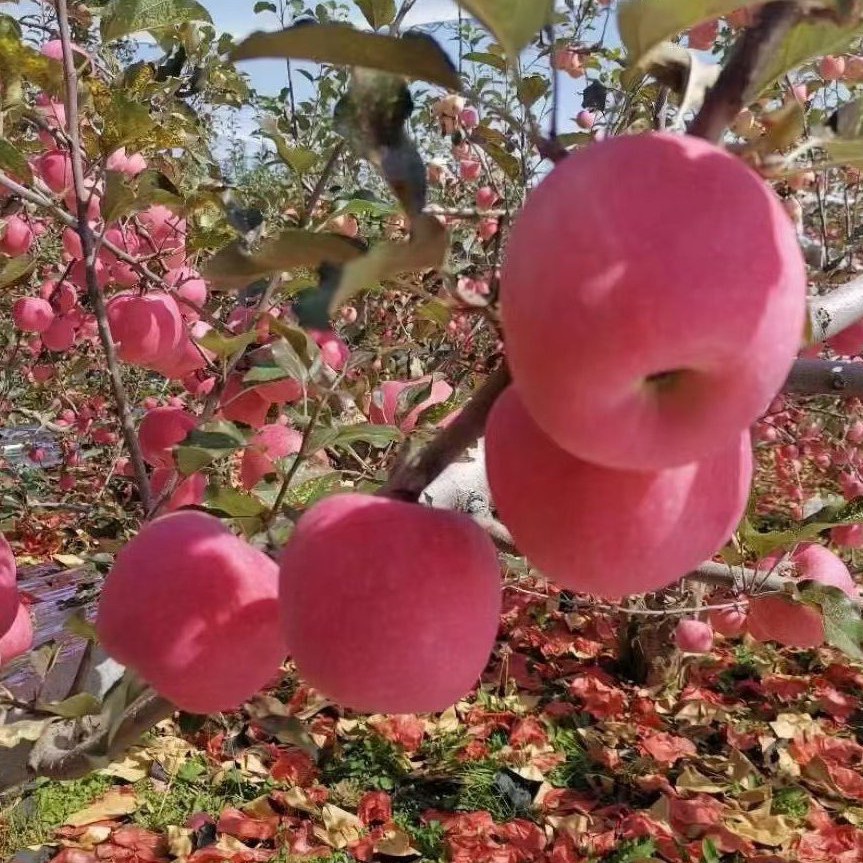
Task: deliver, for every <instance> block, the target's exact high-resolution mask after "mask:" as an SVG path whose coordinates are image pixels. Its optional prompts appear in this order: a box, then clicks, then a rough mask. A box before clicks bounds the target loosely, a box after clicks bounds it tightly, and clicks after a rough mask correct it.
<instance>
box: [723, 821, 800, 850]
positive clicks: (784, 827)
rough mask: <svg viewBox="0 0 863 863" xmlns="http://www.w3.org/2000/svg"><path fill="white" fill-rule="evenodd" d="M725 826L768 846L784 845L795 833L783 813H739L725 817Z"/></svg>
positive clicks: (739, 834) (737, 833)
mask: <svg viewBox="0 0 863 863" xmlns="http://www.w3.org/2000/svg"><path fill="white" fill-rule="evenodd" d="M725 826H726V827H727V828H728V829H729V830H730V831H731V832H732V833H734V834H736V835H737V836H742V837H743V838H744V839H751V840H752V841H753V842H757V843H758V844H759V845H767V846H768V847H770V848H777V847H779V846H780V845H784V844H785V843H786V842H788V841H789V840H790V839H792V838H793V837H794V835H795V830H794V827H793V825H792V824H790V823H789V821H788V819H787V818H786V817H785V816H784V815H764V814H757V815H756V814H752V813H748V814H742V813H741V814H738V815H735V816H734V817H733V818H730V819H727V820H726V821H725Z"/></svg>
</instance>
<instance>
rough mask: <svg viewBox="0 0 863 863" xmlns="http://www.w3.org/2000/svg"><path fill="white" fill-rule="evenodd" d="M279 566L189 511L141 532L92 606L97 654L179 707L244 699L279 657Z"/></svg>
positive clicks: (216, 706) (204, 707) (197, 709)
mask: <svg viewBox="0 0 863 863" xmlns="http://www.w3.org/2000/svg"><path fill="white" fill-rule="evenodd" d="M277 590H278V568H277V566H276V564H275V563H273V561H271V560H270V558H268V557H267V556H266V555H265V554H263V553H262V552H260V551H258V550H257V549H256V548H253V547H252V546H251V545H249V544H248V543H246V542H245V541H243V540H241V539H239V538H238V537H236V536H234V534H233V533H231V531H230V530H228V528H227V527H225V525H224V524H223V523H222V522H220V521H219V520H218V519H217V518H214V517H213V516H211V515H207V514H205V513H201V512H195V511H192V510H187V511H184V512H175V513H171V514H169V515H165V516H161V517H160V518H158V519H156V520H155V521H152V522H150V523H149V524H147V525H145V526H144V527H143V528H142V529H141V531H140V532H139V533H138V535H137V536H136V537H135V538H134V539H132V540H131V542H129V543H127V544H126V545H125V546H124V547H123V548H122V549H121V550H120V552H119V553H118V555H117V558H116V560H115V562H114V566H113V567H112V569H111V571H110V573H109V574H108V577H107V579H106V580H105V584H104V586H103V588H102V594H101V597H100V599H99V607H98V612H97V616H96V629H97V631H98V633H99V638H100V640H101V642H102V645H103V646H104V648H105V650H107V651H108V653H109V654H110V655H111V656H113V657H114V658H115V659H116V660H117V661H119V662H122V663H123V664H124V665H127V666H129V667H130V668H132V669H134V670H135V671H136V672H137V673H138V674H139V675H140V676H141V677H142V678H143V679H144V680H145V681H147V682H148V683H149V684H150V685H152V686H153V688H154V689H155V690H156V691H157V692H159V694H161V695H162V696H164V697H165V698H167V699H169V700H170V701H172V702H173V703H174V704H176V705H177V706H178V707H179V708H181V709H182V710H187V711H189V712H192V713H213V712H216V711H220V710H229V709H232V708H235V707H237V706H239V705H240V704H241V703H242V702H243V701H245V700H246V699H248V698H251V697H252V696H253V695H254V694H255V693H256V692H257V691H258V690H259V689H260V688H261V687H263V686H264V685H265V684H266V683H267V682H269V681H270V680H271V679H272V678H273V676H274V675H275V674H276V673H277V672H278V670H279V667H280V665H281V663H282V661H283V659H284V657H285V654H286V653H287V651H286V649H285V644H284V638H283V635H282V631H281V627H280V625H279V623H278V602H277V598H276V596H277Z"/></svg>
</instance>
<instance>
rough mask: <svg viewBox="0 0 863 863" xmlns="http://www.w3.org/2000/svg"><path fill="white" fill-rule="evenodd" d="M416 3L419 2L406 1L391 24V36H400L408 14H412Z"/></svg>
mask: <svg viewBox="0 0 863 863" xmlns="http://www.w3.org/2000/svg"><path fill="white" fill-rule="evenodd" d="M416 2H417V0H404V2H403V3H402V5H401V8H400V9H399V11H398V14H397V15H396V17H395V18H393V23H392V24H390V36H398V35H399V31H400V30H401V28H402V24H403V23H404V20H405V17H406V16H407V14H408V12H410V11H411V9H413V8H414V6H415V5H416Z"/></svg>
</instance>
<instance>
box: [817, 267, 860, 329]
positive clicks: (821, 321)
mask: <svg viewBox="0 0 863 863" xmlns="http://www.w3.org/2000/svg"><path fill="white" fill-rule="evenodd" d="M861 318H863V277H860V276H858V277H857V278H856V279H852V280H851V281H850V282H846V283H845V284H844V285H839V287H837V288H834V289H833V290H832V291H830V293H829V294H825V295H824V296H823V297H812V298H810V300H809V327H810V332H811V337H810V341H811V342H812V343H813V344H817V343H818V342H823V341H826V340H827V339H829V338H832V337H833V336H835V335H836V334H837V333H841V332H842V330H844V329H845V328H846V327H850V326H851V324H855V323H857V321H859V320H860V319H861Z"/></svg>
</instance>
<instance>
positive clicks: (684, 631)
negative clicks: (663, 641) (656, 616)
mask: <svg viewBox="0 0 863 863" xmlns="http://www.w3.org/2000/svg"><path fill="white" fill-rule="evenodd" d="M674 640H675V642H676V643H677V646H678V647H679V648H680V649H681V650H682V651H683V652H684V653H710V651H711V650H713V627H712V626H711V625H710V624H709V623H705V622H704V621H701V620H686V619H684V620H681V621H680V622H679V623H678V624H677V626H676V627H675V629H674Z"/></svg>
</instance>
